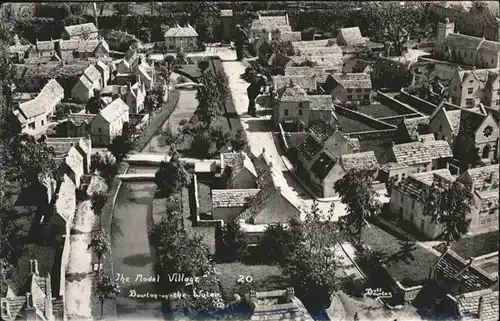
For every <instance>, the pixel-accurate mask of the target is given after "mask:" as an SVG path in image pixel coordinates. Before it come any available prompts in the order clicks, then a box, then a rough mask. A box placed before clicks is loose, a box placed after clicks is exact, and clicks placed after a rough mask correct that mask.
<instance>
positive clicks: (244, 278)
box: [238, 275, 253, 283]
mask: <svg viewBox="0 0 500 321" xmlns="http://www.w3.org/2000/svg"><path fill="white" fill-rule="evenodd" d="M252 281H253V277H252V276H250V275H247V276H244V275H240V276H239V278H238V283H245V282H246V283H252Z"/></svg>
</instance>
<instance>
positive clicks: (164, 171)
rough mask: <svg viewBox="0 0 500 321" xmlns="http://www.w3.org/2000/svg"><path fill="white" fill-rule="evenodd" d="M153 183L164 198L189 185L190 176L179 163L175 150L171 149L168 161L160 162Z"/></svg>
mask: <svg viewBox="0 0 500 321" xmlns="http://www.w3.org/2000/svg"><path fill="white" fill-rule="evenodd" d="M155 183H156V185H157V186H158V188H159V189H160V191H161V192H162V193H163V195H164V196H169V195H171V194H172V193H175V192H177V191H179V190H180V189H181V188H182V187H185V186H188V185H189V184H190V183H191V175H190V174H189V173H188V172H187V171H186V169H185V168H184V165H183V164H182V163H181V161H180V159H179V155H178V153H177V151H176V150H175V148H173V151H172V155H171V156H170V161H168V162H161V164H160V168H159V169H158V171H157V172H156V174H155Z"/></svg>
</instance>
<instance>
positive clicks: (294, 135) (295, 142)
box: [285, 132, 309, 148]
mask: <svg viewBox="0 0 500 321" xmlns="http://www.w3.org/2000/svg"><path fill="white" fill-rule="evenodd" d="M308 136H309V133H306V132H287V133H285V139H286V141H287V143H288V146H289V147H290V148H297V147H298V146H299V145H300V144H301V143H302V142H303V141H304V140H305V139H306V138H307V137H308Z"/></svg>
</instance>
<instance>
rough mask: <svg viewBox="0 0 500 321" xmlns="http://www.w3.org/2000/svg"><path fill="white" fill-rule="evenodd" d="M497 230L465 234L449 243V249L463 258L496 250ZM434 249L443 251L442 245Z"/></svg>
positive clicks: (497, 241) (497, 242)
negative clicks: (458, 239)
mask: <svg viewBox="0 0 500 321" xmlns="http://www.w3.org/2000/svg"><path fill="white" fill-rule="evenodd" d="M498 244H499V237H498V231H495V232H490V233H484V234H479V235H474V236H466V237H464V238H462V239H461V240H460V241H458V242H455V243H453V244H452V245H451V249H452V250H453V251H455V252H456V253H457V254H458V255H460V256H461V257H463V258H464V259H469V258H471V257H478V256H481V255H485V254H489V253H491V252H496V251H498ZM435 248H436V250H438V251H440V252H443V251H444V250H445V247H444V246H436V247H435Z"/></svg>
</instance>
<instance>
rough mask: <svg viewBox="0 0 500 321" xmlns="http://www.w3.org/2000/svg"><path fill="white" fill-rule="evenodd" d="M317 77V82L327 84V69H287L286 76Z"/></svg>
mask: <svg viewBox="0 0 500 321" xmlns="http://www.w3.org/2000/svg"><path fill="white" fill-rule="evenodd" d="M313 75H316V81H318V82H322V83H323V82H325V81H326V78H327V77H328V73H326V71H325V69H324V68H322V67H288V68H286V69H285V76H305V77H311V76H313Z"/></svg>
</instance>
